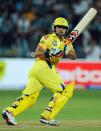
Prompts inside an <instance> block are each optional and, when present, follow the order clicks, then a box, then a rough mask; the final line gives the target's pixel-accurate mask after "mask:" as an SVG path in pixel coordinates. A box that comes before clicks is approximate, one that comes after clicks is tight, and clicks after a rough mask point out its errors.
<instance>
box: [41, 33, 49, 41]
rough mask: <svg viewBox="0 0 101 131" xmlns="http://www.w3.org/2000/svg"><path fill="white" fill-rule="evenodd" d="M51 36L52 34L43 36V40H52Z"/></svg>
mask: <svg viewBox="0 0 101 131" xmlns="http://www.w3.org/2000/svg"><path fill="white" fill-rule="evenodd" d="M50 36H51V34H47V35H44V36H42V39H44V40H48V39H49V38H50Z"/></svg>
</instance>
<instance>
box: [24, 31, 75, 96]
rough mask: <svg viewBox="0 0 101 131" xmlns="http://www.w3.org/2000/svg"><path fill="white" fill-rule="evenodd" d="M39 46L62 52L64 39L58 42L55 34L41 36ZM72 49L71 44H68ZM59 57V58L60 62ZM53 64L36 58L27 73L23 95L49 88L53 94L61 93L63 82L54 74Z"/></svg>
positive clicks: (63, 86)
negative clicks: (27, 77) (27, 79)
mask: <svg viewBox="0 0 101 131" xmlns="http://www.w3.org/2000/svg"><path fill="white" fill-rule="evenodd" d="M39 45H40V46H41V47H43V48H44V49H45V50H46V49H47V48H48V49H49V50H52V49H54V48H58V49H60V50H64V46H65V39H63V41H60V39H59V38H58V37H57V35H56V34H55V33H52V34H48V35H46V36H43V37H42V38H41V40H40V42H39ZM70 46H71V48H73V46H72V44H70ZM60 59H61V57H60V58H59V61H60ZM55 66H56V65H55V64H49V63H47V62H46V61H45V60H41V59H40V58H36V60H35V63H34V65H33V66H32V68H31V70H30V72H29V82H28V84H27V87H26V88H25V90H24V91H23V93H24V94H33V93H36V92H40V91H41V89H42V88H43V87H47V88H50V89H51V90H52V91H53V92H60V91H63V89H64V88H65V85H64V82H63V80H62V78H61V77H60V75H59V74H58V73H57V72H56V69H55Z"/></svg>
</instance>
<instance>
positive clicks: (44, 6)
mask: <svg viewBox="0 0 101 131" xmlns="http://www.w3.org/2000/svg"><path fill="white" fill-rule="evenodd" d="M90 7H95V8H96V9H97V10H98V14H97V15H96V17H95V19H94V20H93V22H91V24H90V25H89V26H88V27H87V28H86V30H85V31H84V32H83V33H82V34H81V35H80V37H79V38H78V39H77V40H76V42H74V44H73V45H74V48H75V49H76V52H77V58H85V59H101V51H100V50H101V0H0V57H30V53H31V52H32V51H35V49H36V47H37V45H38V43H39V40H40V38H41V37H42V36H43V35H45V34H47V33H50V32H51V30H52V26H51V25H52V23H53V21H54V19H55V18H56V17H60V16H61V17H65V18H67V19H68V21H69V28H70V29H69V32H70V31H71V30H72V29H73V28H74V27H75V25H76V24H77V23H78V22H79V20H80V19H81V18H82V17H83V16H84V14H85V13H86V12H87V11H88V10H89V8H90Z"/></svg>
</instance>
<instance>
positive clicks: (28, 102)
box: [2, 17, 76, 126]
mask: <svg viewBox="0 0 101 131" xmlns="http://www.w3.org/2000/svg"><path fill="white" fill-rule="evenodd" d="M68 28H69V26H68V21H67V20H66V19H65V18H63V17H59V18H56V19H55V20H54V22H53V25H52V33H51V34H48V35H45V36H43V37H42V38H41V40H40V42H39V44H38V46H37V49H36V51H35V63H34V65H33V66H32V67H31V69H30V71H29V80H28V83H27V86H26V88H25V89H24V90H23V92H22V94H21V96H20V97H19V98H17V99H16V100H15V102H14V103H13V104H11V105H10V106H9V107H7V108H5V109H4V110H3V113H2V116H3V118H4V119H5V121H6V123H7V124H8V125H16V124H17V122H16V121H15V117H16V116H17V115H19V114H20V113H22V112H24V111H25V110H26V109H28V108H29V107H31V106H32V105H34V104H35V102H36V100H37V98H38V96H39V94H40V91H41V90H42V89H43V88H44V87H46V88H49V89H50V90H51V91H52V92H53V97H52V98H51V99H50V102H49V104H48V106H47V107H46V108H45V110H44V111H43V112H42V113H41V116H40V122H41V123H43V124H49V125H53V126H55V125H58V124H59V123H58V121H57V120H55V117H56V116H57V115H58V113H59V112H60V111H61V109H62V108H63V107H64V105H65V104H66V103H67V102H68V101H69V99H70V98H71V97H72V95H73V90H74V86H75V85H74V82H72V83H70V84H68V85H67V86H65V84H64V82H63V80H62V78H61V77H60V75H59V74H58V73H57V72H56V69H55V68H56V65H57V63H58V62H59V61H60V60H61V58H62V57H63V56H64V55H65V56H66V57H67V58H70V59H72V60H74V59H75V58H76V53H75V50H74V48H73V45H72V43H70V44H68V45H67V46H65V43H66V35H67V32H68ZM65 47H66V48H65Z"/></svg>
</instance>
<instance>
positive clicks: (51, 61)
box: [49, 56, 59, 64]
mask: <svg viewBox="0 0 101 131" xmlns="http://www.w3.org/2000/svg"><path fill="white" fill-rule="evenodd" d="M49 61H50V63H51V64H57V63H58V62H59V57H58V56H50V58H49Z"/></svg>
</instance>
